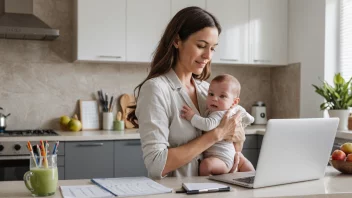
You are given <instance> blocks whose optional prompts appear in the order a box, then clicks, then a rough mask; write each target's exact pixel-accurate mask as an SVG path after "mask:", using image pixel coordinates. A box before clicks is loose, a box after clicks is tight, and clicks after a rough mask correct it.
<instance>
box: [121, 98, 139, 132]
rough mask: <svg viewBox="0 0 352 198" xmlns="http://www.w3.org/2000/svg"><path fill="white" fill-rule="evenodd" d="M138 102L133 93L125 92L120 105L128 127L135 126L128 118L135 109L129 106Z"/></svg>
mask: <svg viewBox="0 0 352 198" xmlns="http://www.w3.org/2000/svg"><path fill="white" fill-rule="evenodd" d="M135 104H136V99H135V97H134V96H133V95H130V94H123V95H122V96H121V98H120V105H121V111H122V119H123V121H124V122H125V128H126V129H132V128H135V127H134V125H133V124H132V123H131V122H130V121H128V120H127V115H128V114H129V113H130V112H131V111H132V110H133V109H131V108H128V106H132V105H135Z"/></svg>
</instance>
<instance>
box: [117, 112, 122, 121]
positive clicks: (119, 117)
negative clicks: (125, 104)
mask: <svg viewBox="0 0 352 198" xmlns="http://www.w3.org/2000/svg"><path fill="white" fill-rule="evenodd" d="M121 119H122V113H121V111H119V112H117V114H116V120H117V121H121Z"/></svg>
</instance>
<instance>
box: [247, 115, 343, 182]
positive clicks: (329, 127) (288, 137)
mask: <svg viewBox="0 0 352 198" xmlns="http://www.w3.org/2000/svg"><path fill="white" fill-rule="evenodd" d="M338 123H339V119H338V118H307V119H271V120H269V121H268V124H267V127H266V132H265V135H264V138H263V143H262V146H261V150H260V155H259V159H258V164H257V170H256V176H255V180H254V183H253V188H260V187H265V186H273V185H279V184H286V183H293V182H299V181H306V180H313V179H319V178H321V177H323V176H324V173H325V168H326V166H327V164H328V160H329V156H330V152H331V149H332V146H333V143H334V139H335V136H336V132H337V126H338Z"/></svg>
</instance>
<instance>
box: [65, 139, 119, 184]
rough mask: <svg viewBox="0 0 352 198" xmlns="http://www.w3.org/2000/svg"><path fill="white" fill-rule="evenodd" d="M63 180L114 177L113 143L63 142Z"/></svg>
mask: <svg viewBox="0 0 352 198" xmlns="http://www.w3.org/2000/svg"><path fill="white" fill-rule="evenodd" d="M64 172H65V179H91V178H99V177H114V143H113V141H82V142H65V170H64Z"/></svg>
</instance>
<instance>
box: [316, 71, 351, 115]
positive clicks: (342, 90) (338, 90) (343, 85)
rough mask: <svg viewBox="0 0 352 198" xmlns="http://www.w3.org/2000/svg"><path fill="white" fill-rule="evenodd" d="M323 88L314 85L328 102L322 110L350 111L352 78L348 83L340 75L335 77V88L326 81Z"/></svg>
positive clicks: (322, 105) (317, 91)
mask: <svg viewBox="0 0 352 198" xmlns="http://www.w3.org/2000/svg"><path fill="white" fill-rule="evenodd" d="M321 82H322V84H323V85H322V86H320V87H319V86H317V85H314V84H312V86H313V87H314V89H315V92H316V93H317V94H319V95H320V96H322V97H323V98H324V99H325V101H326V102H324V103H322V104H321V105H320V109H322V110H324V109H348V107H351V106H352V77H351V78H350V79H349V80H348V81H347V82H346V81H345V79H344V78H343V77H342V76H341V74H340V73H337V74H335V76H334V86H332V85H330V84H329V83H328V82H326V81H321Z"/></svg>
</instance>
